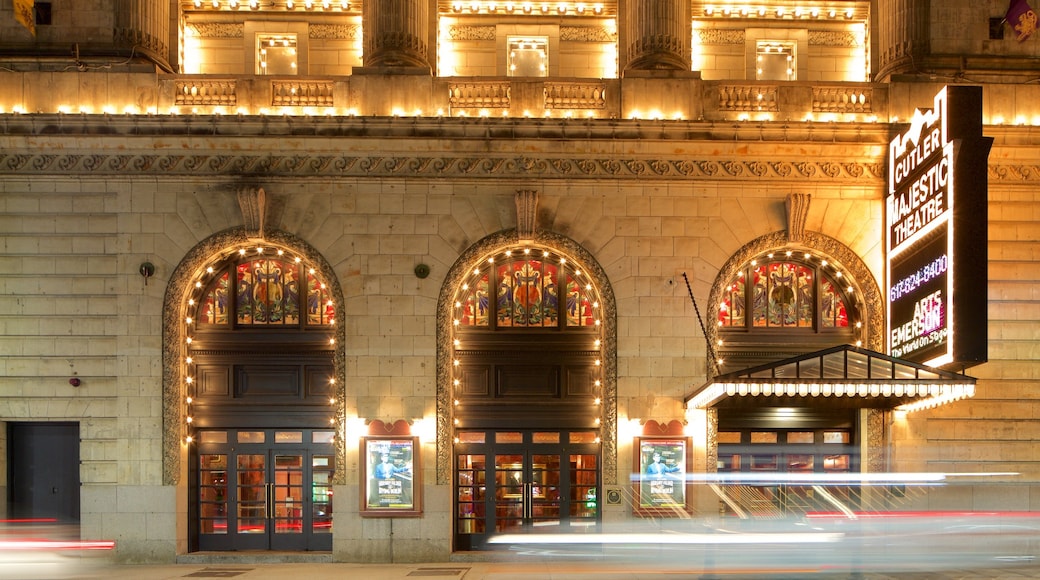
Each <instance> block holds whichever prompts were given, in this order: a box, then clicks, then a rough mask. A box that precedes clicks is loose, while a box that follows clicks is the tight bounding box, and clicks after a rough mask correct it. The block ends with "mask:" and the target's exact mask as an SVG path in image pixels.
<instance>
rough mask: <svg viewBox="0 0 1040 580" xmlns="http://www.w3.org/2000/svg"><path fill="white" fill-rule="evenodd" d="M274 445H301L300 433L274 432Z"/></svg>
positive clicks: (301, 433)
mask: <svg viewBox="0 0 1040 580" xmlns="http://www.w3.org/2000/svg"><path fill="white" fill-rule="evenodd" d="M274 442H275V443H303V432H302V431H275V434H274Z"/></svg>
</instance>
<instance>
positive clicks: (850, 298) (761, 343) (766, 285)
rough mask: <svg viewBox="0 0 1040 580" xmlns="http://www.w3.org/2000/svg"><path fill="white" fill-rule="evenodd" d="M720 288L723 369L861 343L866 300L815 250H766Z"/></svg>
mask: <svg viewBox="0 0 1040 580" xmlns="http://www.w3.org/2000/svg"><path fill="white" fill-rule="evenodd" d="M721 290H722V292H721V296H720V300H719V302H718V304H717V310H716V311H715V316H716V319H715V324H716V326H717V329H718V344H717V345H716V349H715V354H716V355H717V362H718V364H719V367H720V369H722V370H723V372H729V371H733V370H738V369H741V368H747V367H750V366H755V365H757V364H765V363H768V362H773V361H776V360H781V359H783V358H787V357H789V356H794V355H796V354H801V353H804V352H809V351H812V350H818V349H820V348H826V347H830V346H836V345H839V344H853V345H857V346H861V345H862V343H863V339H864V328H863V326H864V325H863V318H862V316H863V308H862V300H861V299H860V298H859V296H858V293H857V292H856V289H855V284H854V281H853V280H851V279H850V277H849V276H848V275H847V274H846V272H845V271H844V270H843V268H841V267H840V266H838V265H837V264H835V263H833V262H832V261H830V260H828V259H827V258H824V257H821V256H819V255H815V254H813V253H811V252H796V251H772V252H767V253H764V254H762V255H760V256H758V257H756V258H755V259H752V260H750V261H748V262H747V263H746V264H744V266H742V267H741V268H740V269H738V270H737V272H736V274H734V275H733V276H732V277H731V278H730V280H729V281H728V283H727V284H726V285H725V286H724V287H722V289H721Z"/></svg>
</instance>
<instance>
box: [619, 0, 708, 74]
mask: <svg viewBox="0 0 1040 580" xmlns="http://www.w3.org/2000/svg"><path fill="white" fill-rule="evenodd" d="M621 5H622V6H623V9H622V11H621V13H622V15H623V20H622V21H621V38H622V42H623V43H624V48H625V53H626V56H627V58H626V63H625V65H624V70H625V71H626V72H627V71H630V70H678V71H689V70H690V69H691V68H692V63H691V60H690V50H691V48H690V42H691V41H690V35H691V34H692V31H691V23H690V2H689V1H688V0H627V1H625V2H623V3H622V4H621Z"/></svg>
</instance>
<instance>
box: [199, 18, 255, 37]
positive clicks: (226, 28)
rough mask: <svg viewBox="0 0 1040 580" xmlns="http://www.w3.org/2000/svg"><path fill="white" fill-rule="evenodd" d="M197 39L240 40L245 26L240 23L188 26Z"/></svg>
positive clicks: (201, 23) (212, 23)
mask: <svg viewBox="0 0 1040 580" xmlns="http://www.w3.org/2000/svg"><path fill="white" fill-rule="evenodd" d="M189 26H190V27H191V28H192V30H194V31H195V35H196V36H198V37H199V38H242V37H244V36H245V25H244V24H242V23H241V22H193V23H191V24H189Z"/></svg>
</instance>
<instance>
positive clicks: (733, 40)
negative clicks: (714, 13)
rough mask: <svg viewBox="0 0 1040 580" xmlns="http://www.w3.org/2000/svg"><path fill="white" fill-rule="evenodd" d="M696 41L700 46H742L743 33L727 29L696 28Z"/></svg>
mask: <svg viewBox="0 0 1040 580" xmlns="http://www.w3.org/2000/svg"><path fill="white" fill-rule="evenodd" d="M696 33H697V39H698V40H699V41H700V43H701V44H739V45H743V44H744V31H743V30H742V29H741V30H735V29H728V28H698V29H697V30H696Z"/></svg>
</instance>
